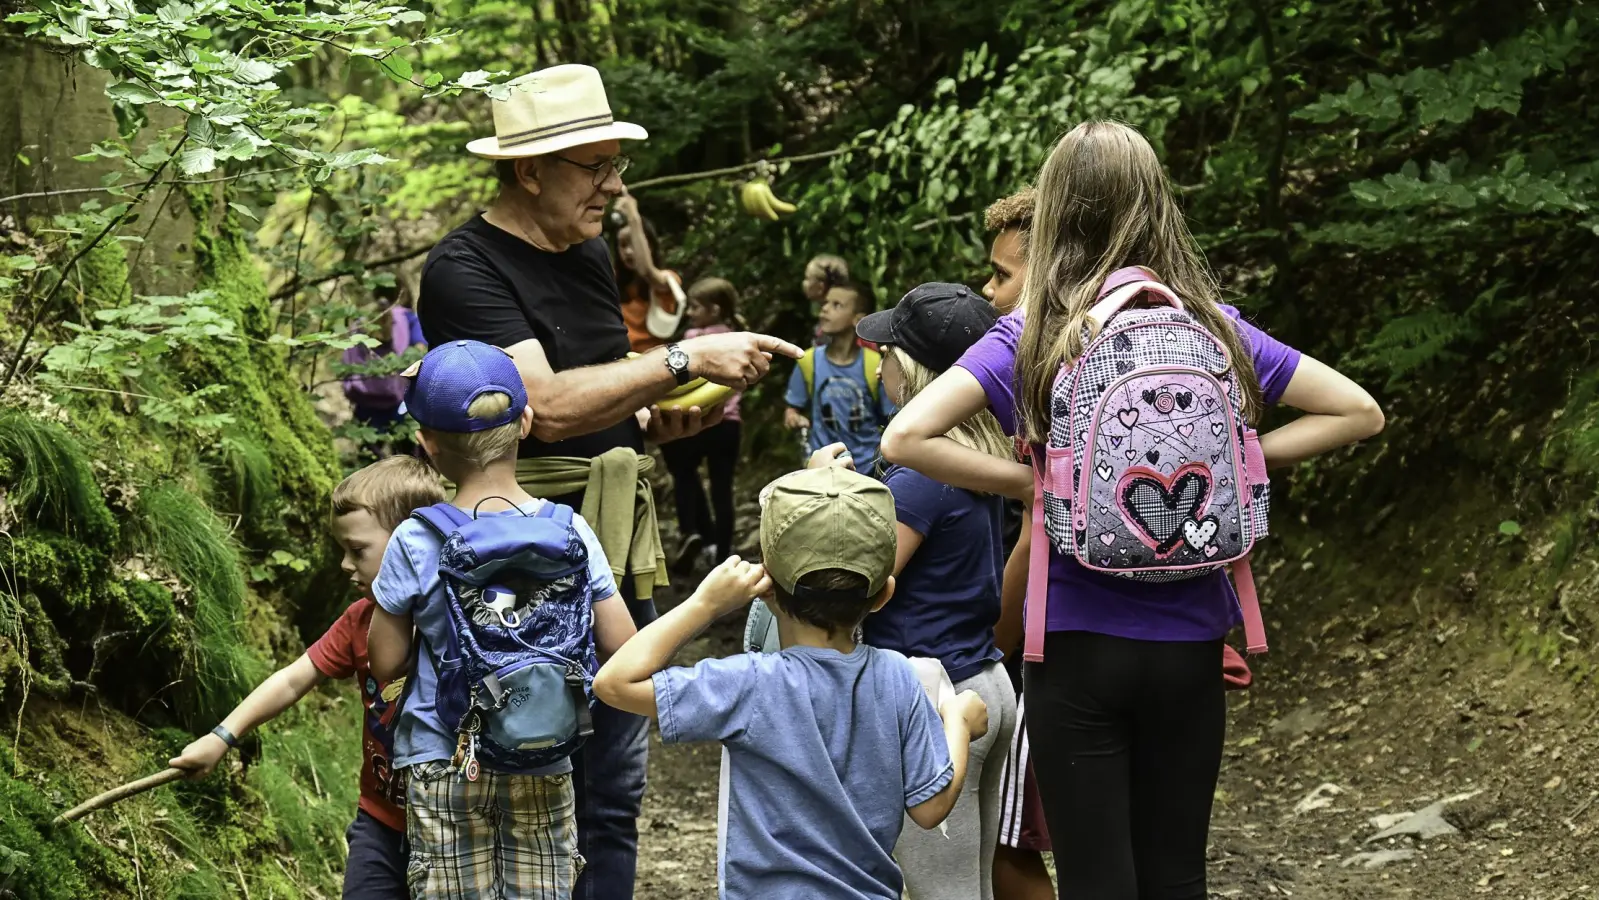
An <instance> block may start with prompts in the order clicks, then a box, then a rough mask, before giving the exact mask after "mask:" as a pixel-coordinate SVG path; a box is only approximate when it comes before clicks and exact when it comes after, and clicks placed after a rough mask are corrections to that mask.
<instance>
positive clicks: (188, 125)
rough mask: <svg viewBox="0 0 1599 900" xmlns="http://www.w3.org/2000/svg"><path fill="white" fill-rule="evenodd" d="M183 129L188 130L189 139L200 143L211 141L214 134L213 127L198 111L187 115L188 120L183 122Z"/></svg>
mask: <svg viewBox="0 0 1599 900" xmlns="http://www.w3.org/2000/svg"><path fill="white" fill-rule="evenodd" d="M183 129H184V131H186V132H188V134H189V138H190V139H191V140H194V141H197V142H199V143H201V144H209V143H211V138H212V137H213V136H214V135H215V134H216V131H215V129H213V128H212V127H211V123H210V122H208V121H206V118H205V116H202V115H200V114H198V113H195V114H193V115H190V116H189V120H188V121H187V122H185V123H184V125H183Z"/></svg>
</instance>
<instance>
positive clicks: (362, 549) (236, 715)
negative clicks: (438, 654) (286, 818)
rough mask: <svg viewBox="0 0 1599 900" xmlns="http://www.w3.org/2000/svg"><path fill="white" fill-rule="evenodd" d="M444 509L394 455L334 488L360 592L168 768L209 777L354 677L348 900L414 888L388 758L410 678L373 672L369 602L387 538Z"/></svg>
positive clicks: (412, 464) (398, 785) (435, 480)
mask: <svg viewBox="0 0 1599 900" xmlns="http://www.w3.org/2000/svg"><path fill="white" fill-rule="evenodd" d="M443 500H444V489H443V487H441V486H440V483H439V477H438V475H437V474H436V473H434V471H433V470H432V469H430V468H428V466H427V464H426V463H423V462H421V461H420V460H417V459H415V458H413V457H409V456H391V457H389V458H388V459H385V460H382V461H380V462H377V463H374V464H372V465H370V466H367V467H366V468H364V469H362V470H360V471H359V472H356V473H355V474H354V475H351V476H350V477H348V478H346V479H344V481H343V482H341V483H340V484H339V486H338V487H336V488H334V489H333V503H332V505H333V533H334V536H335V537H336V538H338V541H339V546H340V547H342V548H343V549H344V559H343V560H342V561H341V563H340V567H341V568H343V569H344V571H345V572H347V573H349V575H350V581H351V582H352V583H354V585H355V587H356V589H357V590H358V591H359V592H360V598H361V599H359V600H356V601H355V602H354V603H352V604H350V607H349V609H346V610H345V611H344V614H343V615H341V616H339V618H338V620H337V621H336V622H334V623H333V626H332V627H331V628H329V629H328V630H327V633H326V634H324V635H322V637H320V638H318V639H317V641H316V643H314V644H312V645H311V646H310V647H309V648H307V649H306V651H305V653H304V654H302V655H301V656H300V658H299V659H297V660H295V661H294V662H292V663H290V664H289V665H287V666H284V667H283V668H281V669H279V670H278V671H276V672H274V673H272V675H271V676H270V677H269V678H267V680H266V681H263V682H261V685H260V687H257V688H256V689H255V690H254V691H252V692H251V693H250V696H248V697H246V698H244V702H242V703H240V704H239V705H238V706H237V707H235V708H234V710H233V712H231V713H229V714H228V717H227V718H226V719H223V720H222V724H220V725H218V726H217V727H216V728H215V729H213V730H212V731H211V733H210V734H207V735H205V736H204V737H201V738H200V739H198V740H196V741H194V742H193V743H191V744H189V746H187V747H185V748H183V752H182V753H180V754H179V755H178V756H176V757H174V758H173V759H172V761H171V762H170V763H169V765H171V766H173V767H175V768H179V769H188V770H190V772H191V774H190V776H189V777H190V778H202V777H204V776H205V775H207V774H209V773H210V772H211V771H212V770H213V769H215V768H216V765H217V763H219V762H221V760H222V757H223V756H225V755H227V752H228V750H230V749H231V748H233V747H234V746H236V745H237V743H238V740H239V738H240V737H242V736H244V735H246V734H248V733H249V732H250V731H251V730H252V729H254V728H257V727H259V726H261V725H263V724H265V723H267V722H269V721H271V720H272V719H273V718H275V717H277V716H278V715H279V714H280V713H282V712H283V711H284V710H286V709H288V708H289V707H291V706H293V705H294V704H295V703H298V702H299V700H300V698H301V697H304V696H305V695H306V694H308V693H310V692H311V690H312V689H313V688H315V687H316V686H317V685H319V684H321V683H322V682H323V681H325V680H327V679H329V678H337V679H342V678H352V677H353V678H354V679H355V683H356V684H357V685H358V686H359V687H360V689H361V702H362V705H363V706H364V707H365V714H364V716H363V720H364V725H365V727H364V728H363V730H362V738H361V744H362V746H361V802H360V805H359V808H358V809H357V811H356V814H355V821H354V822H352V823H351V824H350V828H349V830H348V831H346V832H345V839H346V841H348V843H349V848H350V853H349V859H348V861H347V862H346V864H345V869H344V900H403V898H405V897H408V896H409V892H408V891H407V889H406V883H405V872H406V855H407V848H406V844H405V810H404V809H403V808H402V806H403V804H404V803H405V784H404V780H403V779H402V778H400V777H398V776H397V775H396V773H395V771H394V768H393V766H391V765H390V764H389V758H390V756H391V755H392V753H393V747H394V717H395V711H396V708H397V707H396V701H397V700H398V699H399V697H400V693H401V692H402V691H403V690H404V688H405V679H404V678H403V677H402V678H397V679H395V680H394V681H391V682H389V683H387V684H379V683H378V682H377V681H376V679H374V678H373V677H372V673H371V669H370V667H369V665H368V663H367V649H366V636H367V626H368V625H369V624H371V621H372V610H373V609H374V608H376V604H374V603H373V602H372V600H371V598H370V595H371V590H372V580H373V579H374V578H376V577H377V574H378V567H379V566H380V565H381V564H382V562H383V551H384V548H386V547H387V546H388V543H389V534H390V533H391V532H393V531H394V529H395V528H396V527H398V526H399V524H400V523H401V522H404V521H405V519H406V517H407V516H409V515H410V514H411V511H412V510H414V509H417V508H419V507H423V506H432V505H433V504H435V503H441V502H443Z"/></svg>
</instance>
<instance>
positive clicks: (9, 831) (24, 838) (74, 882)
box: [0, 742, 134, 900]
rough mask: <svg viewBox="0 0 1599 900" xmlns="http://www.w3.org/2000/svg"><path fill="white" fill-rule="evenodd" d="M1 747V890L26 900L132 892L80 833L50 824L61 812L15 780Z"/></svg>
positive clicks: (122, 869)
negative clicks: (112, 890)
mask: <svg viewBox="0 0 1599 900" xmlns="http://www.w3.org/2000/svg"><path fill="white" fill-rule="evenodd" d="M14 771H15V767H14V765H13V763H12V760H11V752H10V748H9V746H8V745H6V744H5V743H4V742H0V886H5V887H9V888H10V890H12V891H13V892H14V893H15V894H16V895H17V896H18V897H27V898H29V900H81V898H84V897H94V896H105V894H106V891H107V890H108V889H120V890H130V889H132V888H133V881H134V878H133V872H132V870H131V867H130V866H129V865H128V864H127V863H126V862H125V861H123V860H122V859H121V858H119V857H117V856H116V855H114V854H113V853H112V852H111V851H110V850H108V849H106V848H105V847H103V846H101V845H100V843H99V842H98V841H95V840H93V839H90V838H89V837H88V836H87V835H86V834H85V833H84V832H83V830H82V829H81V828H76V827H71V826H68V827H62V826H58V825H52V824H50V820H51V819H54V818H55V816H56V815H57V814H58V813H59V812H60V810H59V809H57V808H56V807H55V806H54V805H53V804H52V803H50V802H49V801H47V800H46V799H45V797H44V796H43V795H42V794H41V792H40V791H39V789H38V787H37V786H35V785H34V784H31V783H29V782H28V781H25V780H23V779H21V778H18V777H15V776H14V774H13V773H14Z"/></svg>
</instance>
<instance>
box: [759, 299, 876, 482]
mask: <svg viewBox="0 0 1599 900" xmlns="http://www.w3.org/2000/svg"><path fill="white" fill-rule="evenodd" d="M872 309H873V301H872V295H871V292H870V291H869V290H868V289H867V288H866V286H865V285H859V284H850V285H844V286H842V287H834V288H830V289H829V290H828V291H827V299H825V300H823V301H822V312H821V315H820V317H819V319H820V322H821V327H822V331H823V332H824V333H826V335H827V338H828V341H827V346H826V347H812V348H810V349H809V350H806V351H805V355H804V356H802V357H801V358H800V361H799V363H798V364H796V365H795V366H794V374H793V375H791V376H789V379H788V392H787V393H786V394H785V395H784V398H783V399H784V400H785V401H787V403H788V407H789V408H788V409H787V410H785V411H784V414H783V424H784V425H785V426H787V427H788V428H805V429H808V430H809V444H808V446H807V448H806V450H807V452H810V453H814V452H815V451H817V450H819V449H821V448H822V447H825V446H827V445H828V444H831V443H834V442H839V441H842V442H843V443H844V445H845V446H847V447H849V451H850V455H851V456H853V457H854V458H855V468H856V470H857V471H860V472H870V471H871V470H872V464H873V463H874V462H875V461H876V459H877V442H878V439H879V438H880V437H881V436H882V433H883V424H884V423H885V422H887V421H888V417H889V416H890V415H892V414H893V412H894V404H893V402H892V401H890V400H889V399H888V397H887V396H885V395H884V394H883V392H882V390H881V387H880V385H879V384H878V382H877V369H878V365H879V364H880V362H881V360H882V357H881V355H880V354H879V353H878V352H877V351H876V350H872V349H870V348H865V347H861V346H860V345H859V344H857V343H856V342H855V323H857V322H859V321H860V320H861V319H862V318H863V317H864V316H865V315H866V314H867V313H869V312H871V311H872Z"/></svg>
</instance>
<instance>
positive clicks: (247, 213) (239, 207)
mask: <svg viewBox="0 0 1599 900" xmlns="http://www.w3.org/2000/svg"><path fill="white" fill-rule="evenodd" d="M228 209H231V210H233V211H234V212H236V213H238V214H239V215H241V216H244V217H245V218H246V219H249V220H250V221H252V222H259V221H261V219H260V217H259V216H257V215H256V214H255V210H252V209H251V208H250V207H248V206H245V205H244V204H243V203H234V202H232V201H229V203H228Z"/></svg>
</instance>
